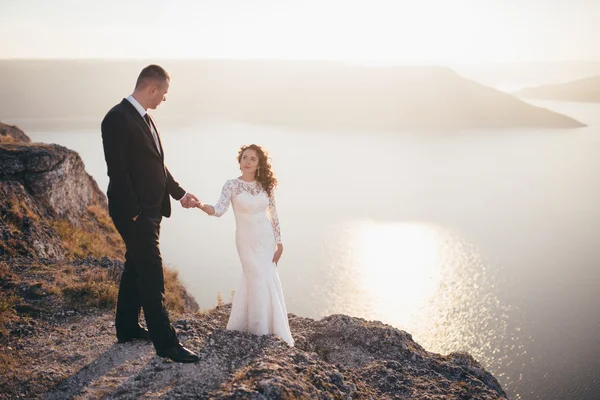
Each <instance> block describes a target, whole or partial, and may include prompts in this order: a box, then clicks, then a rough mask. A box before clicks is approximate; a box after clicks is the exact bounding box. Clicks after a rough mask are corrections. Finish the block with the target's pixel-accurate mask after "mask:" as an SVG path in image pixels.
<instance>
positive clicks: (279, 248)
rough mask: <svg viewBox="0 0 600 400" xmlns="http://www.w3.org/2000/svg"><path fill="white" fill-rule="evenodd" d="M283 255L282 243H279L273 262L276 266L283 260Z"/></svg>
mask: <svg viewBox="0 0 600 400" xmlns="http://www.w3.org/2000/svg"><path fill="white" fill-rule="evenodd" d="M282 253H283V245H282V244H281V243H277V250H275V254H274V255H273V262H274V263H275V265H277V263H278V262H279V259H280V258H281V254H282Z"/></svg>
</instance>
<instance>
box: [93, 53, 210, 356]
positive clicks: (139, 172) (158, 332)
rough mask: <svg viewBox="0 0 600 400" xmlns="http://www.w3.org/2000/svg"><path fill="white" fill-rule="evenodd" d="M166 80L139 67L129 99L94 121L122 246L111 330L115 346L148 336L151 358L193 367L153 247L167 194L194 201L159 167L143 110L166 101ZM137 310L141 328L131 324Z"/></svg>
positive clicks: (152, 68)
mask: <svg viewBox="0 0 600 400" xmlns="http://www.w3.org/2000/svg"><path fill="white" fill-rule="evenodd" d="M169 81H170V77H169V74H168V73H167V71H165V70H164V69H163V68H162V67H160V66H158V65H149V66H147V67H146V68H144V69H143V70H142V72H141V73H140V75H139V77H138V79H137V83H136V85H135V90H134V91H133V94H132V95H130V96H129V97H127V98H126V99H123V101H121V103H120V104H117V105H116V106H114V107H113V108H112V109H111V110H110V111H109V112H108V113H107V114H106V116H105V117H104V120H103V121H102V141H103V145H104V157H105V159H106V165H107V168H108V176H109V178H110V183H109V185H108V191H107V195H108V209H109V213H110V216H111V218H112V220H113V222H114V224H115V227H116V228H117V230H118V231H119V233H120V234H121V237H122V238H123V241H124V242H125V246H126V248H127V252H126V254H125V267H124V270H123V275H122V276H121V283H120V286H119V298H118V302H117V315H116V321H115V327H116V330H117V339H118V341H119V343H124V342H129V341H132V340H133V339H146V340H147V339H151V340H152V343H153V344H154V348H155V349H156V353H157V354H158V355H159V356H161V357H167V358H170V359H171V360H173V361H178V362H196V361H198V356H197V355H196V354H194V353H193V352H191V351H190V350H188V349H186V348H185V347H183V346H182V345H181V344H180V343H179V340H178V339H177V335H176V334H175V329H174V328H173V326H172V325H171V323H170V322H169V316H168V314H167V310H166V309H165V305H164V300H165V287H164V276H163V266H162V258H161V255H160V249H159V243H158V242H159V234H160V222H161V219H162V217H163V216H164V217H166V218H168V217H169V216H170V215H171V201H170V199H169V195H170V196H172V197H173V198H174V199H176V200H179V201H180V202H181V205H182V206H183V207H184V208H191V207H195V205H196V204H197V203H199V201H198V199H197V198H196V197H195V196H194V195H193V194H191V193H186V192H185V190H183V189H182V188H181V186H179V184H178V183H177V182H176V181H175V179H173V176H172V175H171V173H170V172H169V170H168V169H167V167H166V166H165V164H164V151H163V147H162V144H161V141H160V135H159V132H158V128H157V127H156V124H155V123H154V120H153V119H152V117H150V116H149V115H148V113H147V110H148V109H152V110H154V109H156V107H158V106H159V105H160V103H162V102H163V101H165V100H166V95H167V92H168V90H169ZM141 308H143V309H144V316H145V318H146V324H147V325H148V330H145V329H143V328H142V327H141V326H140V325H139V316H140V309H141Z"/></svg>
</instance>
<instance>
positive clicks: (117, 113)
mask: <svg viewBox="0 0 600 400" xmlns="http://www.w3.org/2000/svg"><path fill="white" fill-rule="evenodd" d="M127 116H128V112H127V109H126V108H125V106H124V104H123V102H120V103H119V104H116V105H115V106H114V107H113V108H111V109H110V110H108V112H107V113H106V115H105V116H104V121H106V120H112V119H123V118H126V117H127Z"/></svg>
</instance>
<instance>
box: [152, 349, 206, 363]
mask: <svg viewBox="0 0 600 400" xmlns="http://www.w3.org/2000/svg"><path fill="white" fill-rule="evenodd" d="M156 354H158V356H160V357H166V358H169V359H171V360H173V361H175V362H180V363H193V362H197V361H198V360H200V357H198V356H197V355H196V354H195V353H194V352H192V351H190V350H188V349H186V348H185V347H183V346H182V345H177V346H173V347H169V348H166V349H162V350H157V351H156Z"/></svg>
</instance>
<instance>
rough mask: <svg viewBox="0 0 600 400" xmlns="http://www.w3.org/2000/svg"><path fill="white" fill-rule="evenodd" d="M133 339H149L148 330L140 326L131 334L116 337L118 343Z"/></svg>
mask: <svg viewBox="0 0 600 400" xmlns="http://www.w3.org/2000/svg"><path fill="white" fill-rule="evenodd" d="M134 339H135V340H150V334H149V333H148V331H147V330H146V329H144V328H140V329H139V330H138V331H137V332H136V333H134V334H133V335H131V336H125V337H117V341H118V342H119V343H127V342H131V341H133V340H134Z"/></svg>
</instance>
